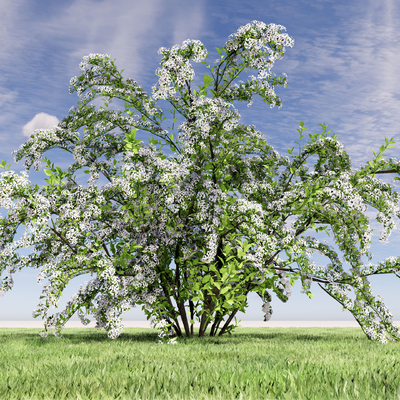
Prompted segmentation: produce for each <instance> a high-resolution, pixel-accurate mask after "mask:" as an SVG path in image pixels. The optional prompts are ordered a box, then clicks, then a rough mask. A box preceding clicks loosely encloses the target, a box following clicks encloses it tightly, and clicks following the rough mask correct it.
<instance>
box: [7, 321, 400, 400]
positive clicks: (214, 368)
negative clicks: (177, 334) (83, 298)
mask: <svg viewBox="0 0 400 400" xmlns="http://www.w3.org/2000/svg"><path fill="white" fill-rule="evenodd" d="M41 330H42V329H25V328H23V329H16V328H2V329H0V399H1V400H6V399H18V400H23V399H58V400H60V399H96V400H102V399H135V400H136V399H137V400H139V399H143V400H144V399H163V400H164V399H165V400H167V399H185V400H186V399H187V400H189V399H194V400H202V399H213V400H216V399H222V400H229V399H243V400H250V399H253V400H255V399H262V400H267V399H290V400H294V399H309V400H312V399H315V400H326V399H362V400H366V399H368V400H379V399H396V400H398V399H400V343H399V342H388V343H387V344H381V343H377V342H371V341H370V340H368V338H367V337H366V336H365V335H364V333H363V332H362V330H361V328H237V330H236V332H235V333H233V334H232V336H229V335H228V336H225V335H224V336H222V337H219V336H217V337H210V336H205V337H203V338H198V337H194V338H190V339H186V338H184V339H178V342H179V343H178V344H175V345H165V344H164V345H161V344H158V336H157V330H153V329H146V328H126V329H125V330H124V332H123V333H122V334H121V336H120V337H119V338H117V339H115V340H112V339H109V338H108V337H107V332H106V331H104V330H102V331H97V330H96V329H94V328H66V329H64V330H63V332H62V335H63V336H62V338H60V339H57V338H56V337H54V336H53V335H52V334H49V336H48V337H47V338H42V337H40V336H39V332H40V331H41ZM195 332H198V329H197V330H196V329H195ZM208 333H209V330H207V333H206V334H208Z"/></svg>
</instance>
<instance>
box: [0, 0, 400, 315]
mask: <svg viewBox="0 0 400 400" xmlns="http://www.w3.org/2000/svg"><path fill="white" fill-rule="evenodd" d="M252 21H260V22H264V23H265V24H267V25H269V24H271V23H272V24H276V25H282V26H284V27H285V28H286V31H284V30H283V31H282V33H287V34H288V35H289V37H290V38H292V39H293V40H294V46H293V47H292V48H290V47H286V51H285V54H284V56H283V58H282V59H280V60H279V59H278V60H276V61H275V64H274V66H273V68H272V70H271V71H272V72H274V73H275V74H276V76H277V77H280V76H282V74H283V73H286V75H287V78H288V81H289V82H288V85H287V87H286V88H284V86H283V85H276V86H275V93H276V94H277V95H278V97H279V98H281V99H282V104H283V106H282V108H281V109H279V108H278V107H274V108H270V105H269V104H267V103H265V102H264V101H263V100H262V99H261V98H260V97H259V96H258V95H255V96H254V103H253V104H252V106H251V107H248V106H247V104H248V103H247V102H239V101H234V103H233V105H234V107H235V108H236V109H237V110H239V112H240V114H241V119H240V121H239V123H240V124H245V125H254V126H255V127H256V129H257V131H259V132H261V133H262V134H263V135H264V137H265V138H266V140H267V142H268V144H269V145H270V146H272V147H273V148H274V149H275V150H276V151H278V153H279V154H281V155H285V156H286V155H288V152H287V149H288V148H292V147H295V151H296V149H298V147H297V145H296V144H295V141H299V133H298V131H297V129H298V128H299V124H300V121H301V120H303V121H304V126H307V127H309V128H308V129H307V130H306V131H305V132H304V135H305V136H304V138H303V140H302V141H301V142H300V144H301V145H302V146H303V145H305V144H306V143H307V142H308V141H309V136H308V134H315V133H322V132H323V130H322V128H321V126H319V124H322V123H325V124H326V125H327V126H328V128H327V131H329V130H330V131H331V133H330V135H332V134H333V133H334V134H336V135H337V136H338V140H339V141H340V142H341V143H342V144H343V146H344V147H345V151H346V152H347V153H348V155H349V156H350V158H351V162H352V169H353V170H354V169H356V168H359V167H360V166H361V165H365V164H366V162H367V161H370V160H372V159H373V157H374V155H373V151H375V152H376V154H378V152H379V147H380V146H381V145H382V144H385V137H387V138H388V139H391V138H393V140H394V141H395V142H396V143H395V145H394V147H393V148H390V149H388V150H386V151H385V154H386V155H387V157H386V158H389V157H398V153H399V149H400V147H399V146H400V143H398V142H399V141H400V131H399V126H400V114H399V112H398V110H399V109H400V95H399V93H398V92H397V88H398V87H399V79H400V78H399V76H400V74H399V72H400V55H399V52H398V51H397V50H398V48H399V45H400V33H399V31H398V29H395V27H397V26H399V24H400V10H399V5H398V3H397V2H396V1H395V0H382V1H380V2H376V1H374V0H353V1H351V2H349V1H347V0H279V1H277V0H270V1H268V2H263V1H255V0H249V1H246V2H243V1H240V0H229V1H225V0H220V1H218V2H215V1H213V2H212V1H209V0H207V1H204V0H203V1H189V0H170V1H168V2H166V1H162V0H147V1H146V2H142V1H138V0H114V1H112V2H111V1H105V0H104V1H99V0H79V1H78V0H76V1H70V0H68V1H63V2H53V1H40V2H32V1H28V0H2V1H1V3H0V40H1V44H2V45H1V46H0V159H1V160H6V161H7V164H11V166H10V169H9V170H10V171H15V172H16V173H17V174H19V175H22V172H23V171H24V159H22V160H20V161H19V162H15V161H14V156H12V155H11V153H12V151H14V150H17V149H18V148H19V147H20V146H21V145H22V144H23V143H24V142H26V141H27V140H28V139H29V137H30V135H32V134H33V132H34V130H35V129H44V128H50V127H51V126H54V125H57V124H58V123H59V122H61V120H62V119H63V118H64V117H66V116H67V115H68V112H69V109H70V108H71V107H75V106H77V103H78V101H79V96H78V94H77V92H76V91H75V92H74V93H72V94H70V93H69V91H68V89H69V82H70V79H71V78H72V77H74V76H80V75H81V74H82V71H81V70H80V68H79V64H80V63H81V62H82V60H83V57H84V56H88V55H89V54H91V53H99V54H108V55H110V56H111V59H112V60H113V59H115V65H116V67H117V68H118V70H119V71H121V70H124V71H123V73H122V76H123V77H124V79H127V78H133V79H135V80H136V81H137V82H138V83H139V84H140V85H142V87H143V89H144V90H145V91H146V92H147V93H148V94H149V95H151V94H152V85H153V84H156V83H157V82H158V77H157V76H155V73H156V72H155V71H156V69H157V68H158V67H160V65H159V63H160V62H161V55H159V54H158V50H159V48H160V47H165V48H171V47H173V46H174V45H179V46H182V44H183V41H185V40H187V39H191V40H200V41H201V42H202V43H203V44H204V46H205V48H206V49H207V51H208V52H209V56H208V58H207V59H206V61H207V63H208V65H210V66H214V65H215V64H214V60H216V59H217V58H220V57H219V55H218V53H217V50H216V49H215V48H216V47H219V48H221V47H223V46H224V45H225V43H226V42H227V41H228V40H229V39H230V38H229V35H231V34H234V33H236V32H237V30H238V29H239V28H240V27H241V26H244V25H246V24H248V23H252ZM239 61H240V60H239ZM191 65H192V67H193V69H194V71H195V77H194V81H193V82H191V87H192V88H193V89H198V88H197V87H198V86H199V85H202V84H203V79H202V76H203V75H204V74H207V73H208V74H209V70H208V69H207V67H206V65H204V64H201V63H196V62H194V61H191ZM250 75H257V70H252V69H248V72H244V71H243V72H242V73H241V75H240V76H239V78H237V81H238V80H242V81H247V80H248V79H250ZM237 81H236V82H237ZM91 104H93V105H94V106H96V109H97V110H98V109H99V107H100V106H103V107H104V102H103V101H102V100H101V96H100V97H99V98H96V99H94V100H92V101H91ZM157 105H158V106H160V107H161V108H162V110H163V112H164V115H165V116H166V117H167V120H165V121H164V122H163V129H167V127H171V126H172V114H170V113H169V112H168V110H173V107H172V105H171V104H170V103H169V102H168V101H167V100H159V101H158V102H157ZM108 107H109V109H112V110H116V109H123V108H124V104H123V102H122V101H121V100H114V101H113V103H111V104H109V106H108ZM177 118H178V121H177V123H176V124H175V132H176V129H177V126H178V125H179V124H180V123H182V122H183V121H184V119H183V117H182V116H180V115H179V114H178V113H177ZM113 131H115V132H117V133H119V132H120V130H119V128H116V129H114V130H113ZM79 133H80V134H81V135H83V133H84V130H83V128H81V129H80V130H79ZM150 136H151V135H150V134H149V133H148V132H146V131H140V130H139V131H138V133H137V135H136V138H137V139H140V140H142V141H143V142H144V144H148V139H149V138H150ZM166 154H168V152H166ZM293 154H297V153H295V152H294V153H293ZM44 156H45V157H47V158H48V159H50V160H51V162H53V163H54V164H55V166H59V167H60V168H61V169H62V170H64V171H66V170H67V168H68V167H69V166H70V165H71V164H73V163H74V162H75V161H74V159H73V156H72V155H71V154H70V153H68V152H63V151H62V150H61V149H52V150H50V151H48V152H46V153H45V154H44ZM120 158H121V156H117V157H116V159H117V160H119V159H120ZM102 159H105V158H104V157H103V158H101V160H102ZM316 160H317V158H316V157H314V158H310V159H309V162H308V163H307V166H309V167H310V170H311V168H312V166H313V163H314V162H315V161H316ZM45 167H46V164H45V163H44V162H42V163H41V168H40V171H35V170H34V168H33V167H32V168H31V169H30V171H29V172H28V179H29V181H30V182H31V183H32V184H38V185H39V187H43V185H44V184H46V183H45V182H44V179H45V178H47V176H46V175H45V173H44V171H43V168H45ZM0 172H4V170H3V169H2V170H0ZM75 176H76V180H77V182H78V183H79V184H80V185H82V186H83V187H88V183H87V181H88V179H89V176H88V175H86V174H84V173H83V172H82V169H81V170H79V171H77V172H76V174H75ZM394 176H396V175H395V174H386V175H377V177H378V178H380V179H381V180H382V181H383V182H385V183H389V182H391V183H392V179H393V177H394ZM107 183H108V180H107V179H106V178H105V177H104V176H100V177H99V179H98V181H97V187H98V188H101V187H103V186H104V185H105V184H107ZM395 190H396V191H397V190H398V185H397V186H396V189H395ZM14 203H16V201H15V202H14ZM7 211H8V210H6V209H5V208H2V209H0V213H1V215H2V217H3V218H4V217H5V216H6V215H7ZM376 214H377V211H376V209H374V208H372V207H370V206H368V210H367V212H366V215H367V216H368V217H369V218H370V226H371V228H372V229H373V235H372V242H373V243H372V245H371V248H370V251H371V252H372V253H373V254H374V257H373V259H372V260H371V262H372V263H373V264H375V263H377V262H378V261H383V260H385V259H386V258H387V257H389V256H397V255H400V247H399V246H398V244H399V238H400V236H399V231H398V230H393V231H392V234H391V236H390V238H389V242H388V243H382V242H380V241H379V238H380V232H381V230H382V225H381V224H380V223H378V222H377V221H376ZM293 221H294V219H293V218H291V219H289V220H288V223H291V222H293ZM396 222H398V221H397V218H396ZM24 232H25V226H24V225H22V226H20V227H19V228H18V231H17V235H16V236H15V240H18V239H20V238H21V236H22V234H23V233H24ZM304 235H310V236H313V237H315V238H317V239H318V240H320V241H323V240H327V242H328V243H329V244H330V245H333V246H334V248H335V250H336V251H337V252H338V254H339V258H340V259H341V258H342V256H343V253H341V252H340V250H339V249H338V246H337V245H335V243H334V242H333V237H332V234H331V236H330V237H329V236H328V235H327V234H326V233H316V232H315V231H314V230H308V231H306V232H305V233H304ZM108 247H109V246H108ZM31 252H33V249H32V248H31V249H29V248H27V249H25V248H23V249H19V250H18V254H20V255H24V256H27V255H29V254H30V253H31ZM281 258H282V259H286V256H285V255H284V254H283V255H281ZM313 260H314V261H315V262H316V264H317V265H323V266H325V265H326V264H327V263H329V262H330V261H329V259H328V258H325V257H322V256H320V255H318V254H315V255H314V257H313ZM363 261H364V262H365V263H367V262H368V260H367V259H366V257H363ZM344 265H345V270H346V271H348V270H349V268H350V265H349V264H344ZM0 271H1V270H0ZM39 272H40V271H38V270H34V269H29V268H27V269H25V270H22V271H20V272H17V273H16V274H14V287H13V289H12V290H11V291H8V292H7V293H6V294H5V295H4V296H3V297H2V298H1V299H0V320H2V321H33V320H34V319H33V318H32V312H33V310H34V309H35V308H36V306H37V304H39V302H40V300H39V296H40V294H41V292H42V289H43V286H44V285H45V284H46V283H47V282H48V281H47V280H44V281H42V284H38V283H37V281H36V277H37V275H38V273H39ZM5 273H6V271H3V273H2V275H1V278H2V279H3V278H4V277H5ZM90 279H91V276H90V275H89V274H88V275H84V276H81V277H78V278H75V279H74V280H72V281H71V282H70V283H69V285H68V287H67V288H66V290H65V291H64V293H63V297H61V298H60V302H59V307H58V308H57V309H50V310H49V315H51V314H53V313H56V312H61V311H63V310H64V308H65V305H66V303H67V301H69V300H70V298H71V297H72V295H73V294H74V293H76V292H77V291H78V290H79V287H80V285H81V284H82V283H83V282H84V281H89V280H90ZM369 280H370V282H371V288H372V292H373V294H374V295H375V296H376V295H380V296H381V297H382V298H383V300H384V303H385V305H386V306H387V307H388V309H389V310H390V311H391V313H392V314H393V320H394V321H400V291H399V289H400V280H399V279H398V278H397V277H396V276H395V275H394V274H387V275H380V276H373V277H370V278H369ZM301 289H302V287H301V283H300V281H297V282H296V284H295V285H294V287H293V289H292V295H291V297H290V298H289V301H288V302H287V303H282V302H281V301H280V300H279V299H278V298H277V296H276V295H275V294H274V293H272V291H271V290H270V292H271V293H272V302H271V305H272V308H273V315H272V318H271V321H354V318H353V316H352V314H351V313H350V312H349V311H347V310H345V311H343V310H342V306H341V305H340V303H338V302H337V301H336V300H334V299H333V298H331V297H330V296H329V295H328V294H326V293H325V292H324V291H323V290H322V289H321V288H320V287H319V286H318V285H317V284H316V283H315V282H314V283H313V284H312V285H311V292H312V293H313V295H314V296H315V297H313V298H312V299H310V298H308V297H307V295H306V294H304V293H301ZM350 298H352V299H354V295H350ZM248 299H249V307H248V308H247V310H246V312H245V313H241V312H239V313H238V314H237V317H238V320H242V321H262V320H263V316H264V314H263V312H262V310H261V308H262V304H263V302H262V300H261V299H260V298H259V297H258V295H256V294H254V293H251V294H250V295H249V298H248ZM89 319H90V320H92V321H94V320H95V319H94V317H93V316H90V317H89ZM146 319H147V318H146V315H145V314H144V312H143V311H142V309H141V306H136V308H133V309H131V310H130V311H128V312H127V313H126V314H124V315H123V320H125V321H145V320H146ZM38 320H40V318H38V319H36V321H38ZM71 321H79V318H78V316H77V315H74V316H73V317H72V318H71Z"/></svg>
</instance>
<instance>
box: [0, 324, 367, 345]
mask: <svg viewBox="0 0 400 400" xmlns="http://www.w3.org/2000/svg"><path fill="white" fill-rule="evenodd" d="M312 329H313V328H311V329H308V328H300V329H297V328H295V330H291V329H290V328H284V329H281V328H265V329H264V328H257V330H256V331H255V330H254V329H251V328H238V329H237V330H236V331H234V332H233V333H232V334H231V335H229V334H226V335H222V336H209V334H210V329H207V331H206V334H205V336H203V337H201V338H199V337H198V328H197V329H196V328H195V329H194V336H193V337H186V336H184V337H182V338H177V340H178V343H179V344H182V345H185V344H186V345H189V344H191V345H193V344H195V345H200V346H201V345H210V344H211V345H230V346H232V345H240V344H243V343H245V342H246V343H249V342H251V343H255V342H258V343H261V342H264V341H267V342H279V345H280V346H282V345H285V344H293V343H295V342H299V343H300V342H323V343H336V342H338V341H341V340H345V341H346V342H347V343H349V342H355V341H357V342H360V340H361V341H365V342H369V341H370V340H369V339H368V338H367V337H366V336H365V334H364V333H363V332H362V330H361V329H358V328H345V330H344V331H343V330H338V329H336V328H335V329H336V330H334V331H332V330H331V329H329V328H328V329H326V330H323V331H321V330H318V331H316V330H314V332H313V330H312ZM41 331H44V328H1V329H0V342H1V344H2V345H6V344H7V342H11V341H13V342H15V341H24V342H30V343H32V344H35V345H45V344H47V343H48V344H51V343H62V342H67V343H68V344H74V343H76V344H81V343H82V342H88V343H89V342H91V343H98V342H104V343H107V342H111V341H118V342H137V343H149V344H154V343H156V344H158V341H159V340H160V339H159V337H158V330H157V329H151V328H125V329H124V331H123V332H122V333H121V334H120V335H119V337H118V338H116V339H110V338H109V337H108V335H107V333H108V332H107V331H106V330H104V329H101V330H100V331H98V330H97V329H95V328H65V329H63V330H62V331H61V335H62V337H61V338H57V337H55V336H54V334H53V332H54V330H49V331H48V336H47V337H44V338H42V337H41V336H40V335H39V332H41ZM172 337H174V336H172Z"/></svg>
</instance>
